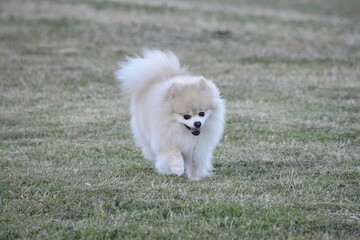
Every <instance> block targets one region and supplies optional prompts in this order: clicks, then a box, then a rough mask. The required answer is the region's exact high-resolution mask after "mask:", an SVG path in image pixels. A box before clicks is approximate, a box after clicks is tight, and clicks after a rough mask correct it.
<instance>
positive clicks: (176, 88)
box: [167, 83, 183, 99]
mask: <svg viewBox="0 0 360 240" xmlns="http://www.w3.org/2000/svg"><path fill="white" fill-rule="evenodd" d="M182 88H183V86H182V84H180V83H173V84H171V86H170V88H169V92H168V95H167V99H173V98H175V97H176V96H177V95H178V94H179V93H180V91H181V90H182Z"/></svg>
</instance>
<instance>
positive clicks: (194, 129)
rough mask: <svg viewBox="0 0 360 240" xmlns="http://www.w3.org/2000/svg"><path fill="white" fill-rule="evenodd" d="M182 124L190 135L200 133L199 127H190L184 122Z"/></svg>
mask: <svg viewBox="0 0 360 240" xmlns="http://www.w3.org/2000/svg"><path fill="white" fill-rule="evenodd" d="M184 126H185V127H186V128H187V129H188V130H189V131H190V132H191V134H192V135H194V136H198V135H199V134H200V128H191V127H189V126H188V125H185V124H184Z"/></svg>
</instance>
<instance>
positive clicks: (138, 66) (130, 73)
mask: <svg viewBox="0 0 360 240" xmlns="http://www.w3.org/2000/svg"><path fill="white" fill-rule="evenodd" d="M185 71H186V69H185V68H183V67H182V66H181V64H180V62H179V59H178V58H177V57H176V56H175V54H174V53H172V52H170V51H168V52H162V51H160V50H144V51H143V54H142V56H135V57H128V58H127V60H126V61H125V62H124V63H122V64H120V68H119V70H117V71H116V78H117V79H118V80H119V81H120V83H121V88H122V90H123V91H128V92H130V93H131V92H134V91H137V90H141V89H142V88H143V87H146V85H147V84H148V83H149V82H150V81H162V80H164V79H166V78H168V77H171V76H174V75H178V74H181V73H183V72H185Z"/></svg>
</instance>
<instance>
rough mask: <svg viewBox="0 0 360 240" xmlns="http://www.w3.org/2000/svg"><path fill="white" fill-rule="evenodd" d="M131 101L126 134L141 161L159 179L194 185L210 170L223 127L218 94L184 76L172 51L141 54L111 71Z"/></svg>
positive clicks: (208, 83) (204, 83)
mask: <svg viewBox="0 0 360 240" xmlns="http://www.w3.org/2000/svg"><path fill="white" fill-rule="evenodd" d="M116 78H117V79H118V80H119V81H120V82H121V87H122V90H123V91H124V92H127V93H129V96H130V98H131V103H130V111H131V129H132V132H133V135H134V137H135V141H136V143H137V145H138V146H139V147H140V148H141V150H142V153H143V155H144V157H145V158H147V159H149V160H152V161H155V165H156V169H157V171H158V172H159V173H162V174H175V175H179V176H180V175H182V174H183V173H184V171H186V173H187V176H188V178H189V179H191V180H199V179H201V178H202V177H205V176H208V175H209V174H210V173H211V171H212V163H211V158H212V153H213V150H214V148H215V147H216V145H217V144H218V142H219V140H220V138H221V136H222V133H223V130H224V124H225V104H224V100H223V99H222V98H221V96H220V92H219V90H218V89H217V87H216V86H215V84H214V83H212V82H211V81H209V80H206V79H205V78H204V77H202V76H192V75H190V74H189V73H188V72H187V71H186V69H185V68H184V67H182V66H181V64H180V62H179V59H178V58H177V57H176V56H175V55H174V54H173V53H172V52H162V51H159V50H145V51H144V52H143V56H136V57H132V58H130V57H129V58H128V59H127V61H126V62H125V63H123V64H121V66H120V69H119V70H118V71H117V72H116Z"/></svg>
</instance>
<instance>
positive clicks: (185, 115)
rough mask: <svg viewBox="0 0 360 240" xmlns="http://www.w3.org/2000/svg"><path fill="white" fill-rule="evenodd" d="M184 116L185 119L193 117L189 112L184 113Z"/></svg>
mask: <svg viewBox="0 0 360 240" xmlns="http://www.w3.org/2000/svg"><path fill="white" fill-rule="evenodd" d="M183 117H184V119H185V120H189V119H190V118H191V116H190V115H189V114H184V115H183Z"/></svg>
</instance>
